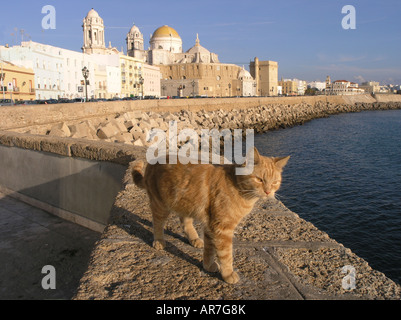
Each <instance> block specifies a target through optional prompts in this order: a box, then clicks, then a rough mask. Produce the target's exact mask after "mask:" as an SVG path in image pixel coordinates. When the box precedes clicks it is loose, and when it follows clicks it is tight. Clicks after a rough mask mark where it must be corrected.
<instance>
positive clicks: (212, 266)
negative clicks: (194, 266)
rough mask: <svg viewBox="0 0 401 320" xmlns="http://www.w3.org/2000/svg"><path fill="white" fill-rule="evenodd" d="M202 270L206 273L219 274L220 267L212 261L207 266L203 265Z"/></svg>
mask: <svg viewBox="0 0 401 320" xmlns="http://www.w3.org/2000/svg"><path fill="white" fill-rule="evenodd" d="M203 269H205V270H206V271H208V272H219V270H220V266H219V264H218V263H217V262H215V261H213V262H212V263H211V264H210V265H209V266H208V265H206V264H205V263H203Z"/></svg>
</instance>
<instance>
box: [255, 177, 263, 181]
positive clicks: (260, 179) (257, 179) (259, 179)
mask: <svg viewBox="0 0 401 320" xmlns="http://www.w3.org/2000/svg"><path fill="white" fill-rule="evenodd" d="M255 180H256V181H257V182H263V179H262V178H259V177H255Z"/></svg>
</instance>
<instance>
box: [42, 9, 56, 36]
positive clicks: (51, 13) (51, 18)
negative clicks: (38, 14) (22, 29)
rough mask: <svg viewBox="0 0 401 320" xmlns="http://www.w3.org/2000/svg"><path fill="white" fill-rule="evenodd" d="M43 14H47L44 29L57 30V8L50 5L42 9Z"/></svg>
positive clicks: (43, 24)
mask: <svg viewBox="0 0 401 320" xmlns="http://www.w3.org/2000/svg"><path fill="white" fill-rule="evenodd" d="M42 13H43V14H46V15H45V16H44V17H43V18H42V28H43V29H46V30H47V29H56V8H55V7H54V6H52V5H50V4H48V5H45V6H43V7H42Z"/></svg>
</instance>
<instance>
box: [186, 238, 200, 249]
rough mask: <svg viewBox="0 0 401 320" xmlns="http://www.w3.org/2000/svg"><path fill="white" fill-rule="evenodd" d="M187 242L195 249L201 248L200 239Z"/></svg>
mask: <svg viewBox="0 0 401 320" xmlns="http://www.w3.org/2000/svg"><path fill="white" fill-rule="evenodd" d="M189 242H190V243H191V245H192V246H193V247H195V248H203V240H202V239H201V238H197V239H195V240H190V241H189Z"/></svg>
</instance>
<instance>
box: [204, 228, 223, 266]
mask: <svg viewBox="0 0 401 320" xmlns="http://www.w3.org/2000/svg"><path fill="white" fill-rule="evenodd" d="M215 256H216V249H215V246H214V242H213V237H212V235H211V233H210V231H208V230H206V229H205V230H204V248H203V268H204V269H205V270H206V271H208V272H218V271H219V270H220V266H219V265H218V263H217V262H216V261H215Z"/></svg>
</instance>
